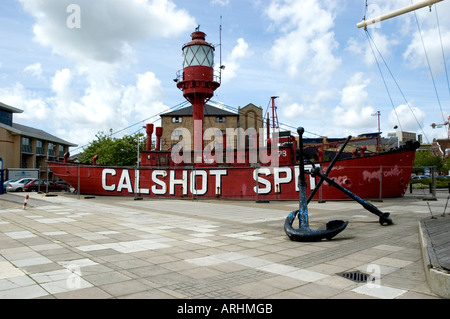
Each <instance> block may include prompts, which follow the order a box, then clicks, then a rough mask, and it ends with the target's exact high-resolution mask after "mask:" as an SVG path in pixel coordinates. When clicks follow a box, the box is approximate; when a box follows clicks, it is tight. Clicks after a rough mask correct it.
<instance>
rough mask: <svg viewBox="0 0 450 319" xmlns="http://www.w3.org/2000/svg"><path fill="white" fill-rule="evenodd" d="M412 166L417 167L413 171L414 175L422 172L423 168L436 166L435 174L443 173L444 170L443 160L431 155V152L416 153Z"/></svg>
mask: <svg viewBox="0 0 450 319" xmlns="http://www.w3.org/2000/svg"><path fill="white" fill-rule="evenodd" d="M414 166H418V168H415V169H414V173H416V174H417V173H420V172H423V168H424V167H431V166H436V172H443V171H444V170H445V169H444V160H443V159H442V157H441V156H438V155H433V154H432V153H431V150H425V151H420V152H416V157H415V159H414Z"/></svg>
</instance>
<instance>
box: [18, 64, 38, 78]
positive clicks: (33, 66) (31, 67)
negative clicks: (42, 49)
mask: <svg viewBox="0 0 450 319" xmlns="http://www.w3.org/2000/svg"><path fill="white" fill-rule="evenodd" d="M23 72H25V73H30V74H31V75H32V76H35V77H37V78H40V77H41V76H42V65H41V64H40V63H34V64H30V65H28V66H27V67H25V69H24V70H23Z"/></svg>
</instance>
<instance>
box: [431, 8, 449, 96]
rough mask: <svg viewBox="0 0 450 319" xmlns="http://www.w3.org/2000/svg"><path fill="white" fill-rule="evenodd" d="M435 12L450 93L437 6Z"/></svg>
mask: <svg viewBox="0 0 450 319" xmlns="http://www.w3.org/2000/svg"><path fill="white" fill-rule="evenodd" d="M434 12H435V13H436V21H437V26H438V31H439V39H440V41H441V50H442V58H443V60H444V68H445V75H446V77H447V87H448V93H450V82H449V80H448V71H447V61H446V58H445V53H444V44H443V43H442V35H441V26H440V23H439V16H438V12H437V6H435V10H434Z"/></svg>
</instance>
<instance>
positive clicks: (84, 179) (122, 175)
mask: <svg viewBox="0 0 450 319" xmlns="http://www.w3.org/2000/svg"><path fill="white" fill-rule="evenodd" d="M414 157H415V149H413V150H406V151H397V152H391V153H386V154H381V155H374V156H367V157H360V158H351V159H345V160H339V161H337V162H336V164H335V165H334V167H333V169H332V170H331V172H330V173H329V177H330V178H333V179H334V180H335V181H336V182H337V183H338V184H339V185H341V186H343V187H345V188H346V189H348V190H350V191H351V192H352V193H354V194H355V195H357V196H359V197H361V198H365V199H377V198H395V197H402V196H404V194H405V192H406V190H407V189H408V185H409V181H410V176H411V172H412V168H413V162H414ZM48 164H49V167H50V169H51V170H52V171H53V173H54V174H55V175H56V176H58V177H59V178H61V179H63V180H64V181H65V182H67V183H68V184H70V185H71V186H72V187H74V188H75V189H76V190H77V191H79V193H80V194H85V195H99V196H139V197H154V198H197V199H217V198H219V199H235V200H237V199H242V200H298V198H299V191H298V175H299V168H298V165H288V166H280V167H269V166H263V167H225V166H224V167H180V168H175V167H167V168H164V167H140V168H138V169H137V168H133V167H128V168H126V167H105V166H97V165H78V164H72V163H62V162H49V163H48ZM329 164H330V163H328V162H324V163H320V164H316V166H320V168H321V170H322V171H324V172H325V171H326V169H327V167H328V165H329ZM306 170H308V166H306ZM318 181H319V179H318V178H313V177H311V176H307V184H308V186H307V195H308V196H309V194H310V193H311V191H312V189H314V187H315V185H316V184H317V182H318ZM313 199H314V200H341V199H349V197H348V195H346V194H345V193H343V192H342V191H341V190H339V189H337V188H335V187H332V186H330V185H328V184H327V183H326V182H324V183H323V184H322V187H321V188H320V190H319V191H318V192H317V193H316V194H315V196H314V198H313Z"/></svg>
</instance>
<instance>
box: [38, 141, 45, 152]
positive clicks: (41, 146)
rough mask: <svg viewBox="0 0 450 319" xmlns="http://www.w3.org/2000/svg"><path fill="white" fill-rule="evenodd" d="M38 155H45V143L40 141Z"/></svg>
mask: <svg viewBox="0 0 450 319" xmlns="http://www.w3.org/2000/svg"><path fill="white" fill-rule="evenodd" d="M36 155H45V150H44V143H43V142H42V141H40V140H37V141H36Z"/></svg>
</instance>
